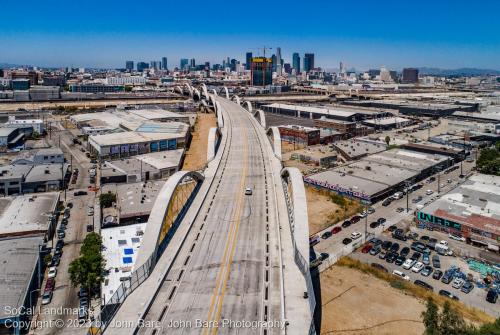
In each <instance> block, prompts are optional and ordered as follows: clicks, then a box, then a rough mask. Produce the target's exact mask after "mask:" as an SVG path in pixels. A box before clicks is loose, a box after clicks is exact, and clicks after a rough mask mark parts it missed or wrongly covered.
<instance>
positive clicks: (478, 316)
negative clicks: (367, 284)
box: [336, 257, 495, 324]
mask: <svg viewBox="0 0 500 335" xmlns="http://www.w3.org/2000/svg"><path fill="white" fill-rule="evenodd" d="M336 265H339V266H345V267H348V268H351V269H356V270H359V271H361V272H363V273H366V274H370V275H373V276H375V277H377V278H378V279H381V280H385V281H386V282H388V283H389V285H390V286H391V287H394V288H397V289H399V290H402V291H404V293H405V294H408V295H411V296H413V297H415V298H418V299H422V300H424V301H427V299H428V298H432V299H433V300H434V302H435V303H436V304H437V305H438V306H440V307H443V306H444V303H445V302H449V303H450V305H451V306H452V307H453V308H454V309H455V310H456V311H457V312H458V313H460V314H461V315H462V316H463V317H464V318H465V319H468V320H470V321H472V322H477V323H481V324H482V323H490V322H493V321H495V318H493V317H492V316H490V315H488V314H486V313H484V312H483V311H481V310H479V309H476V308H473V307H468V306H466V305H464V304H463V303H461V302H459V301H455V300H451V299H448V298H446V297H443V296H441V295H439V294H437V293H434V292H431V291H428V290H426V289H424V288H422V287H420V286H417V285H415V284H413V283H410V282H407V281H404V280H402V279H399V278H397V277H396V276H394V275H392V274H391V273H387V272H385V271H382V270H379V269H377V268H374V267H372V266H371V265H369V264H365V263H363V262H360V261H358V260H356V259H352V258H350V257H342V258H341V259H339V261H338V262H337V263H336Z"/></svg>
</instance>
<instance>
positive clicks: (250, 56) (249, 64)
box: [245, 52, 253, 70]
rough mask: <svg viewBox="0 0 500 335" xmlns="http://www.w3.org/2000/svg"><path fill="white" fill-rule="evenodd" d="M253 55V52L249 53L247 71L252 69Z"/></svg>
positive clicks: (246, 64)
mask: <svg viewBox="0 0 500 335" xmlns="http://www.w3.org/2000/svg"><path fill="white" fill-rule="evenodd" d="M252 57H253V55H252V53H251V52H247V58H246V61H245V62H246V63H245V69H246V70H250V69H251V68H252Z"/></svg>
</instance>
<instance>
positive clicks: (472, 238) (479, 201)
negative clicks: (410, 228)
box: [416, 174, 500, 252]
mask: <svg viewBox="0 0 500 335" xmlns="http://www.w3.org/2000/svg"><path fill="white" fill-rule="evenodd" d="M416 219H417V222H418V223H419V224H420V225H421V227H426V228H432V229H434V230H439V231H442V232H445V233H452V234H455V235H459V236H463V237H465V238H466V241H467V243H471V244H475V245H479V246H485V247H488V248H489V249H491V250H494V251H496V252H498V251H499V247H500V177H497V176H491V175H483V174H475V175H473V176H471V177H470V178H469V179H468V180H467V181H465V182H464V183H462V184H461V185H460V186H458V187H456V188H455V189H453V190H451V191H450V192H448V193H446V194H444V195H442V196H441V197H440V198H438V199H437V200H436V201H434V202H432V203H430V204H429V205H427V206H425V207H424V208H422V209H421V210H419V211H418V212H417V213H416Z"/></svg>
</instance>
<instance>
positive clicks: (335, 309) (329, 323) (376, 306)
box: [320, 266, 425, 335]
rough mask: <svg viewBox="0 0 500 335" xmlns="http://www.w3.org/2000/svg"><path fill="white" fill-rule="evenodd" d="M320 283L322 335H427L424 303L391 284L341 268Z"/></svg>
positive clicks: (324, 273) (327, 271) (325, 272)
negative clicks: (424, 333)
mask: <svg viewBox="0 0 500 335" xmlns="http://www.w3.org/2000/svg"><path fill="white" fill-rule="evenodd" d="M320 279H321V300H322V306H323V312H322V323H321V334H357V335H358V334H360V335H375V334H376V335H381V334H405V335H413V334H415V335H417V334H418V335H421V334H423V332H424V326H423V324H422V322H421V319H420V313H422V311H423V310H424V309H425V305H424V303H422V302H420V301H419V300H418V299H416V298H414V297H411V296H409V295H406V294H404V293H403V292H402V291H401V290H398V289H395V288H392V287H391V286H390V285H389V284H388V283H387V282H385V281H382V280H380V279H377V278H375V277H373V276H371V275H369V274H365V273H363V272H361V271H358V270H355V269H350V268H346V267H340V266H334V267H332V268H330V269H328V270H326V271H324V272H323V273H321V275H320ZM403 330H404V331H403Z"/></svg>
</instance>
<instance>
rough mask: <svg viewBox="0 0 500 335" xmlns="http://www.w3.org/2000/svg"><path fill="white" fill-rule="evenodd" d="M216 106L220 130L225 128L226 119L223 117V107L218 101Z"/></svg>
mask: <svg viewBox="0 0 500 335" xmlns="http://www.w3.org/2000/svg"><path fill="white" fill-rule="evenodd" d="M215 106H216V108H215V109H216V114H217V125H218V126H219V128H222V127H224V118H223V117H222V107H221V105H220V102H218V101H216V102H215Z"/></svg>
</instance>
